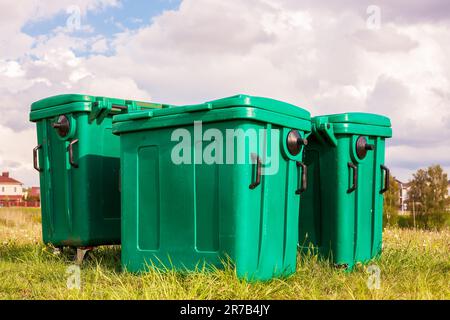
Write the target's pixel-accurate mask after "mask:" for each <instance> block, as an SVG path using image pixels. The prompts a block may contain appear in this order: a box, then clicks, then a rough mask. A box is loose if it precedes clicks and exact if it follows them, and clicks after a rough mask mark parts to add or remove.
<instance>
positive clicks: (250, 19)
mask: <svg viewBox="0 0 450 320" xmlns="http://www.w3.org/2000/svg"><path fill="white" fill-rule="evenodd" d="M449 56H450V2H449V1H447V0H429V1H421V0H390V1H388V0H379V1H374V0H370V1H365V0H341V1H325V0H314V1H313V0H246V1H239V0H227V1H223V0H151V1H148V0H146V1H144V0H79V1H75V0H70V1H69V0H60V1H50V0H48V1H45V0H44V1H42V0H40V1H38V0H23V1H13V0H2V1H1V2H0V101H1V104H0V170H1V171H10V172H11V175H12V176H13V177H15V178H17V179H18V180H20V181H22V182H23V183H25V184H26V185H27V186H31V185H38V184H39V182H38V174H37V173H36V172H35V171H34V169H33V168H32V152H31V150H32V149H33V147H34V146H35V145H36V144H37V138H36V128H35V125H34V124H33V123H30V122H29V120H28V116H29V110H30V105H31V103H32V102H34V101H36V100H39V99H42V98H45V97H48V96H51V95H56V94H62V93H85V94H92V95H99V96H101V95H106V96H115V97H119V98H127V99H135V100H148V101H155V102H164V103H173V104H190V103H199V102H203V101H208V100H212V99H216V98H221V97H225V96H230V95H234V94H237V93H245V94H251V95H258V96H265V97H271V98H275V99H279V100H283V101H286V102H290V103H293V104H295V105H298V106H300V107H302V108H305V109H308V110H309V111H310V112H311V113H312V115H313V116H314V115H320V114H329V113H339V112H348V111H358V112H371V113H379V114H383V115H386V116H388V117H390V118H391V120H392V125H393V133H394V137H393V138H392V139H390V140H389V141H388V143H387V150H386V164H387V165H388V166H389V167H390V168H391V170H392V172H393V174H394V175H395V176H396V177H397V178H399V179H400V180H402V181H407V180H409V179H410V178H411V175H412V173H414V172H415V171H416V170H417V169H419V168H424V167H427V166H429V165H431V164H441V165H442V166H443V167H444V168H445V170H446V171H447V172H449V173H450V59H449Z"/></svg>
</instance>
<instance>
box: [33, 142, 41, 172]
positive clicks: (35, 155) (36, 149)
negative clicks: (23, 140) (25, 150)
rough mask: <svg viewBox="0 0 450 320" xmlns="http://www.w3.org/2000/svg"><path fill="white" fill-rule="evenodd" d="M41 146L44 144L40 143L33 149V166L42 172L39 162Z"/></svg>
mask: <svg viewBox="0 0 450 320" xmlns="http://www.w3.org/2000/svg"><path fill="white" fill-rule="evenodd" d="M41 148H42V144H40V145H38V146H37V147H36V148H34V149H33V167H34V169H36V171H38V172H42V169H41V168H39V164H38V152H39V149H41Z"/></svg>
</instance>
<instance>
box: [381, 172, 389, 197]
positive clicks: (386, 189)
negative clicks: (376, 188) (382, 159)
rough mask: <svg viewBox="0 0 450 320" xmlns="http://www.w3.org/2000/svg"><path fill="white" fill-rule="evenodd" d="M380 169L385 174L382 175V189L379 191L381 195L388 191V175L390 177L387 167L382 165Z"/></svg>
mask: <svg viewBox="0 0 450 320" xmlns="http://www.w3.org/2000/svg"><path fill="white" fill-rule="evenodd" d="M380 167H381V171H384V172H385V175H384V188H383V189H381V191H380V193H381V194H383V193H386V192H387V191H388V190H389V187H390V186H389V178H390V175H391V171H390V170H389V168H388V167H386V166H384V165H381V166H380Z"/></svg>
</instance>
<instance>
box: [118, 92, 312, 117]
mask: <svg viewBox="0 0 450 320" xmlns="http://www.w3.org/2000/svg"><path fill="white" fill-rule="evenodd" d="M232 107H247V108H248V107H253V108H257V109H264V110H267V111H271V112H276V113H279V114H283V115H287V116H291V117H296V118H300V119H305V120H308V121H309V120H310V119H311V114H310V113H309V112H308V111H306V110H305V109H302V108H300V107H297V106H295V105H293V104H290V103H286V102H282V101H278V100H274V99H269V98H263V97H255V96H249V95H243V94H240V95H235V96H232V97H228V98H223V99H219V100H213V101H209V102H206V103H203V104H199V105H189V106H178V107H174V108H165V109H160V110H152V111H146V112H138V113H130V114H122V115H118V116H116V117H114V122H123V121H130V120H138V119H140V120H141V119H146V118H155V117H159V116H167V115H175V114H182V113H187V112H189V113H191V112H195V111H207V110H214V109H223V108H232Z"/></svg>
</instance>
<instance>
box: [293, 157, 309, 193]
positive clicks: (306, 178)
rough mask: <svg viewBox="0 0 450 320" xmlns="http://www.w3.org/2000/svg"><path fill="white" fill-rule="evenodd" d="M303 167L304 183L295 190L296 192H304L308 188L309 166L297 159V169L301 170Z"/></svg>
mask: <svg viewBox="0 0 450 320" xmlns="http://www.w3.org/2000/svg"><path fill="white" fill-rule="evenodd" d="M300 168H302V178H301V180H302V185H301V186H300V188H298V189H297V190H296V191H295V194H302V193H303V192H305V191H306V188H308V167H307V166H306V165H305V164H304V163H303V162H299V161H297V169H298V170H300Z"/></svg>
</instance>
